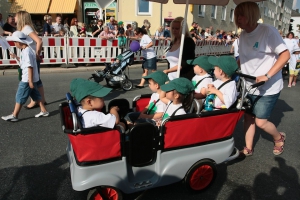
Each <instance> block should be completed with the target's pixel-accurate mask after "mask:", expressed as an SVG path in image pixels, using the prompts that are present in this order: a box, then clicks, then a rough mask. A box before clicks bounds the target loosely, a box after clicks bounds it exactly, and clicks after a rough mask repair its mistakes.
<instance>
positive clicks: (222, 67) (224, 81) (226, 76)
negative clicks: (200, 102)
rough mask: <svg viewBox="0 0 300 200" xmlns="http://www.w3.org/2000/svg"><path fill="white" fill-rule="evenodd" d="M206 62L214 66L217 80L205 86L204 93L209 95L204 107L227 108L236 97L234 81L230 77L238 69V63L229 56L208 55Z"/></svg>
mask: <svg viewBox="0 0 300 200" xmlns="http://www.w3.org/2000/svg"><path fill="white" fill-rule="evenodd" d="M208 62H209V63H210V64H212V65H213V66H214V68H215V70H214V74H215V77H216V79H217V80H215V81H214V82H213V83H212V84H209V85H208V87H207V92H206V93H207V95H208V94H209V95H208V96H207V98H206V100H205V106H204V109H205V110H206V111H211V110H214V109H224V108H229V107H230V106H231V105H232V104H233V103H234V102H235V101H236V98H237V89H236V83H235V81H233V80H231V77H232V75H233V74H234V73H235V71H236V70H237V69H238V65H237V63H236V61H235V59H234V58H233V57H231V56H221V57H215V56H210V57H209V58H208Z"/></svg>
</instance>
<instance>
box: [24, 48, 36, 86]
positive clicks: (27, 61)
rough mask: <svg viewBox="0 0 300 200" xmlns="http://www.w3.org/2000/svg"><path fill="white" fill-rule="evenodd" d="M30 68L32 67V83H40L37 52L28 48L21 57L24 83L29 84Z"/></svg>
mask: <svg viewBox="0 0 300 200" xmlns="http://www.w3.org/2000/svg"><path fill="white" fill-rule="evenodd" d="M28 67H32V72H33V76H32V82H34V83H35V82H38V80H39V73H38V69H37V64H36V56H35V52H34V51H33V50H32V49H30V48H29V47H26V48H25V49H23V50H22V52H21V57H20V68H21V69H22V80H21V81H22V82H28Z"/></svg>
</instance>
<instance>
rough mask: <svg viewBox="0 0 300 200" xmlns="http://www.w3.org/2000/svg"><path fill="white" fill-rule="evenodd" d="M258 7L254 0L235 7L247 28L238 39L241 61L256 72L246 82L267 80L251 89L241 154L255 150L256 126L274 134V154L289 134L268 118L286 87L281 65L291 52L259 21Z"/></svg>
mask: <svg viewBox="0 0 300 200" xmlns="http://www.w3.org/2000/svg"><path fill="white" fill-rule="evenodd" d="M259 18H260V11H259V7H258V5H257V4H256V3H254V2H243V3H240V4H239V5H237V7H236V8H235V10H234V20H235V24H236V26H237V27H239V28H241V29H244V30H243V32H242V33H241V35H240V40H239V59H240V60H239V63H240V66H241V71H242V73H244V74H248V75H251V76H255V77H256V80H255V81H254V82H253V81H252V82H251V81H249V80H247V86H249V85H251V84H253V83H255V82H261V81H265V84H264V85H262V86H260V87H258V88H254V89H253V90H251V91H250V92H249V95H248V98H249V100H250V101H251V102H252V108H251V111H248V112H247V113H245V115H244V130H245V133H246V134H245V143H246V145H245V147H244V149H243V150H241V151H240V157H245V156H251V155H252V154H253V139H254V135H255V128H256V126H257V127H259V128H261V129H262V130H264V131H265V132H266V133H268V134H270V135H271V136H272V138H273V142H274V147H273V154H274V155H280V154H281V153H282V152H283V150H284V143H285V139H286V134H285V133H284V132H279V131H278V130H277V128H276V127H275V125H274V124H273V123H272V122H270V121H268V118H269V117H270V115H271V112H272V110H273V108H274V106H275V104H276V102H277V100H278V98H279V95H280V91H281V89H282V88H283V81H282V74H281V69H282V68H283V66H284V65H285V63H286V62H287V61H288V60H289V58H290V52H289V51H288V49H287V47H286V45H285V44H284V42H283V40H282V37H281V36H280V35H279V33H278V31H277V30H276V29H275V28H274V27H272V26H270V25H267V24H258V23H257V21H258V20H259Z"/></svg>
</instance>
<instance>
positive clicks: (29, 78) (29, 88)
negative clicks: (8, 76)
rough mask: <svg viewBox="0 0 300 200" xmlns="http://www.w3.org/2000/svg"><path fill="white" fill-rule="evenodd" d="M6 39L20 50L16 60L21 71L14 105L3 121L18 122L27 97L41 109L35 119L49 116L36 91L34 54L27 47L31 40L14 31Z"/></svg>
mask: <svg viewBox="0 0 300 200" xmlns="http://www.w3.org/2000/svg"><path fill="white" fill-rule="evenodd" d="M6 39H7V40H8V41H13V42H14V43H15V46H16V47H17V48H19V49H21V50H22V51H21V56H20V58H19V59H18V58H17V59H18V60H19V62H20V68H21V70H22V79H21V81H20V83H19V87H18V90H17V94H16V104H15V108H14V111H13V113H12V114H10V115H8V116H3V117H2V119H3V120H5V121H13V122H16V121H18V115H19V113H20V111H21V108H22V105H24V104H25V103H26V101H27V99H28V97H29V96H30V97H31V98H32V99H33V100H34V101H36V102H38V104H39V106H40V108H41V112H40V113H39V114H37V115H35V117H41V116H43V117H46V116H49V112H47V110H46V108H45V106H44V104H43V102H42V101H41V100H42V97H41V95H40V93H39V91H38V90H37V82H38V80H39V74H38V70H37V64H36V58H35V52H34V51H33V50H32V49H31V48H30V47H29V45H30V44H31V43H32V42H33V41H32V39H31V38H30V37H29V36H27V35H25V34H24V33H22V32H21V31H15V32H14V33H13V34H12V36H8V37H7V38H6ZM12 56H13V55H12ZM13 57H15V56H13Z"/></svg>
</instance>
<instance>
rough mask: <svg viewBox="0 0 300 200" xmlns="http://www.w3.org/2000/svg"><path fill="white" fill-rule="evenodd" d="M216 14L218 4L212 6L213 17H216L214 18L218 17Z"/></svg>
mask: <svg viewBox="0 0 300 200" xmlns="http://www.w3.org/2000/svg"><path fill="white" fill-rule="evenodd" d="M216 15H217V6H215V5H212V6H211V15H210V16H211V18H214V19H216Z"/></svg>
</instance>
